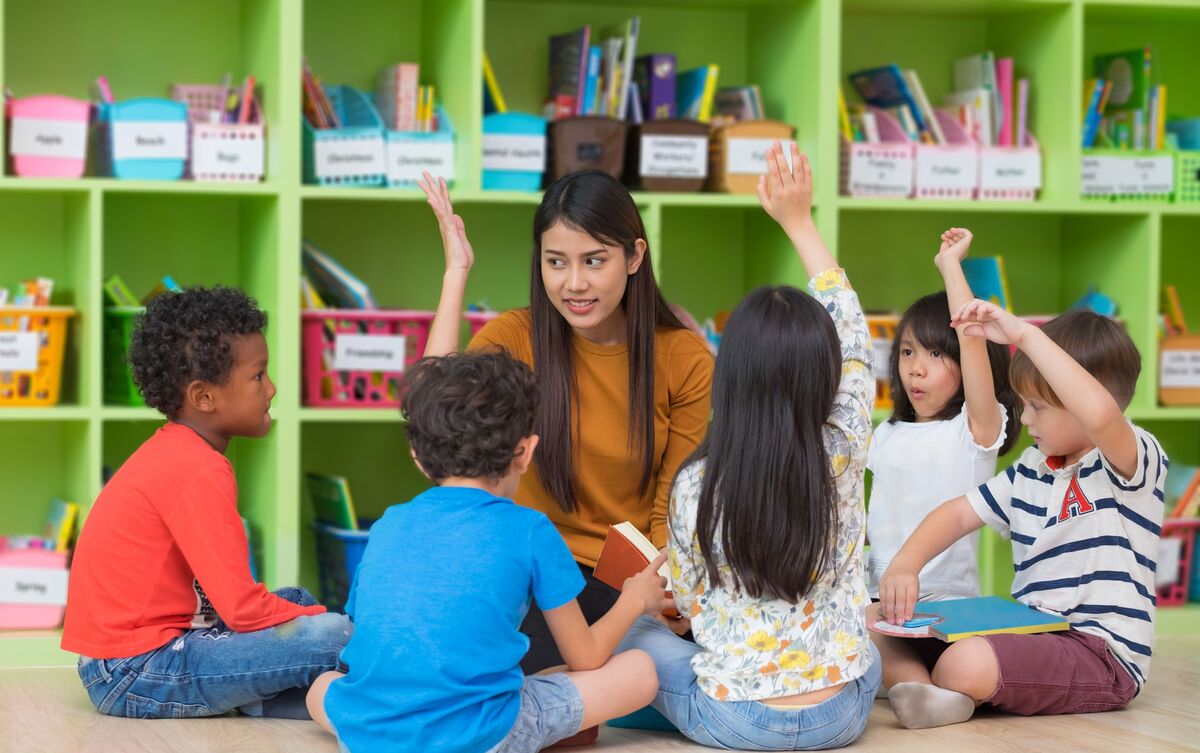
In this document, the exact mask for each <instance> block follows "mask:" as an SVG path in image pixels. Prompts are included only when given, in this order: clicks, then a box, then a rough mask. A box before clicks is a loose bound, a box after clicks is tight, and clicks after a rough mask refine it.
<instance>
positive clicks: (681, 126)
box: [625, 118, 709, 192]
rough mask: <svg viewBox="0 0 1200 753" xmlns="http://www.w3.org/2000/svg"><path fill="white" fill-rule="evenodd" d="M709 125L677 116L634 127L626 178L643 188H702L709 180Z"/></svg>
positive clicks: (628, 150)
mask: <svg viewBox="0 0 1200 753" xmlns="http://www.w3.org/2000/svg"><path fill="white" fill-rule="evenodd" d="M708 162H709V135H708V124H707V123H701V122H700V121H698V120H684V119H680V118H673V119H670V120H653V121H650V122H647V123H641V124H639V125H635V126H634V127H633V132H632V133H631V135H630V138H629V148H628V149H627V150H626V161H625V179H626V182H627V183H629V185H630V186H631V187H632V188H634V189H640V190H642V191H687V192H692V191H701V190H703V189H704V183H705V181H707V180H708Z"/></svg>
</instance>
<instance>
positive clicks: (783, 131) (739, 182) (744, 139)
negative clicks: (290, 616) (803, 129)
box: [708, 120, 796, 193]
mask: <svg viewBox="0 0 1200 753" xmlns="http://www.w3.org/2000/svg"><path fill="white" fill-rule="evenodd" d="M795 134H796V129H795V128H793V127H792V126H790V125H788V124H787V123H781V122H779V121H777V120H744V121H741V122H738V123H731V124H729V125H726V126H720V127H718V128H717V129H715V131H714V132H713V133H712V138H711V140H710V141H709V145H708V150H709V151H708V156H709V165H708V187H709V189H710V190H713V191H720V192H724V193H754V191H755V189H756V187H757V186H758V178H759V176H760V175H765V174H766V172H767V161H766V158H765V155H766V152H767V149H769V148H770V147H771V145H772V144H774V143H775V142H776V141H782V142H787V141H791V140H792V139H793V138H795Z"/></svg>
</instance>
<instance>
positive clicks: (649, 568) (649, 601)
mask: <svg viewBox="0 0 1200 753" xmlns="http://www.w3.org/2000/svg"><path fill="white" fill-rule="evenodd" d="M666 561H667V551H666V550H665V549H664V550H663V551H661V552H659V553H658V556H657V557H655V558H654V561H653V562H651V563H650V564H649V565H646V567H645V569H643V570H642V571H641V572H640V573H638V574H637V575H635V576H633V577H632V578H626V579H625V583H624V584H622V586H621V596H623V597H625V598H629V599H635V600H637V601H638V602H640V603H641V605H642V607H641V609H642V613H643V614H646V615H649V616H651V617H655V616H657V615H659V614H660V613H661V612H662V610H663V609H664V608H666V607H668V606H674V603H675V602H674V601H672V600H671V599H669V598H668V597H667V591H666V587H667V579H666V578H664V577H662V576H661V575H659V574H658V569H659V568H660V567H662V566H663V564H664V563H665V562H666Z"/></svg>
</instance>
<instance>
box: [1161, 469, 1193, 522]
mask: <svg viewBox="0 0 1200 753" xmlns="http://www.w3.org/2000/svg"><path fill="white" fill-rule="evenodd" d="M1197 512H1200V471H1196V472H1195V473H1194V474H1193V477H1192V483H1190V484H1188V487H1187V490H1186V491H1184V493H1183V494H1182V495H1180V497H1179V502H1177V503H1176V504H1175V508H1174V509H1173V510H1171V514H1170V515H1168V516H1167V517H1170V518H1194V517H1196V513H1197Z"/></svg>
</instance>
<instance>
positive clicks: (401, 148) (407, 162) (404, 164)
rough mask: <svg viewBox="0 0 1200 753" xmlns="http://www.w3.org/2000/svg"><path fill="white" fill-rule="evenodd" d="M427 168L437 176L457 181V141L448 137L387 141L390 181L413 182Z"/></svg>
mask: <svg viewBox="0 0 1200 753" xmlns="http://www.w3.org/2000/svg"><path fill="white" fill-rule="evenodd" d="M426 170H428V171H429V174H430V175H432V176H433V177H435V178H445V179H446V181H447V182H448V181H452V180H454V142H453V141H450V140H448V139H437V140H434V139H412V140H410V141H389V142H387V176H388V181H389V182H393V183H395V182H401V181H404V182H413V181H416V180H417V179H418V178H420V177H421V173H422V172H424V171H426Z"/></svg>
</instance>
